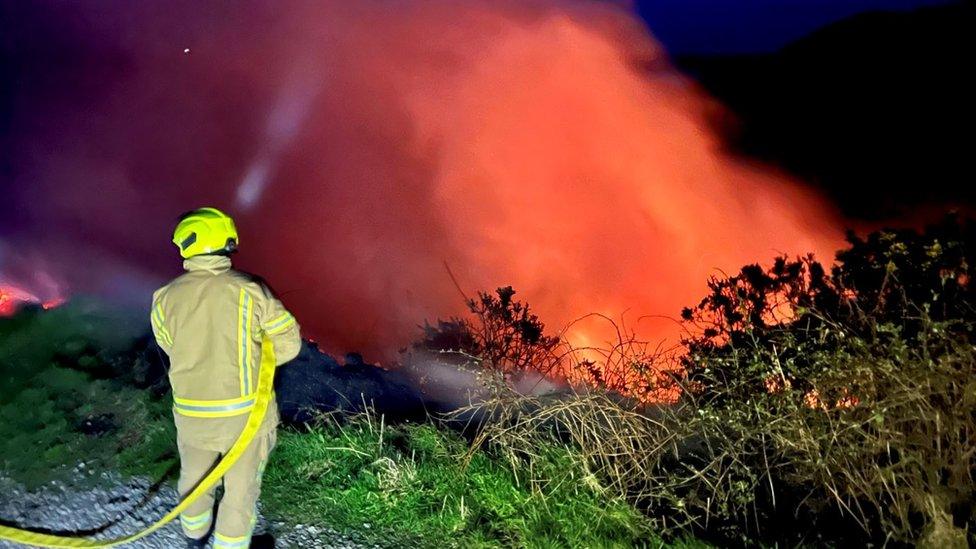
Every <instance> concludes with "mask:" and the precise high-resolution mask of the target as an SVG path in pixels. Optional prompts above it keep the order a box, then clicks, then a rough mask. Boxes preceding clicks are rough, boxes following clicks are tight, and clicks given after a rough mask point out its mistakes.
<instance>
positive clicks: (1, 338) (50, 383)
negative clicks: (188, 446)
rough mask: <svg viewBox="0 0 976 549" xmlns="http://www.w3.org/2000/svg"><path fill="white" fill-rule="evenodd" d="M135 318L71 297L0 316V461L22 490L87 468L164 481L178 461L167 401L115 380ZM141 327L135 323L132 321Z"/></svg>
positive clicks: (120, 377)
mask: <svg viewBox="0 0 976 549" xmlns="http://www.w3.org/2000/svg"><path fill="white" fill-rule="evenodd" d="M132 320H133V319H131V318H129V317H128V316H127V315H126V314H124V313H123V312H120V311H116V310H112V309H109V308H106V307H104V306H102V305H100V304H97V303H95V302H91V301H86V300H76V301H73V302H72V303H70V304H68V305H65V306H63V307H59V308H57V309H54V310H50V311H40V310H25V311H21V312H20V313H19V314H17V315H15V316H14V317H11V318H4V319H0V381H2V382H0V464H2V467H3V468H2V470H3V473H4V474H6V475H8V476H10V477H12V478H14V479H15V480H18V481H20V482H23V483H24V484H25V485H26V486H28V487H36V486H37V485H39V484H43V483H45V482H49V481H51V480H56V479H57V480H67V479H69V478H71V469H72V468H73V467H74V466H75V465H76V464H77V463H78V462H79V461H84V462H85V463H86V464H87V465H88V466H89V470H121V471H123V472H129V473H138V474H149V475H162V474H163V473H164V472H165V471H167V470H168V469H169V468H170V467H172V466H173V464H174V463H175V457H176V453H175V440H176V439H175V432H174V429H173V427H172V421H169V422H166V421H164V419H165V417H166V416H168V414H169V404H168V402H166V401H165V399H162V398H154V397H153V396H152V395H151V394H150V393H149V392H148V391H145V390H141V389H137V388H136V387H134V386H133V385H132V384H131V383H130V382H129V381H130V379H128V377H127V376H125V375H116V372H115V371H114V368H117V367H119V366H120V363H119V361H120V360H123V359H122V358H121V357H123V356H125V353H126V352H127V351H128V350H129V349H130V348H131V347H132V345H133V343H134V342H135V340H136V338H137V336H138V333H137V332H134V331H133V330H132V329H131V328H130V326H132V325H133V322H132ZM135 325H138V324H135Z"/></svg>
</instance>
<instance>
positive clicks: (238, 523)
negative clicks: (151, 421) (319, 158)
mask: <svg viewBox="0 0 976 549" xmlns="http://www.w3.org/2000/svg"><path fill="white" fill-rule="evenodd" d="M276 442H277V435H276V433H275V430H274V429H271V430H270V431H269V432H266V433H259V434H258V436H256V437H255V438H254V440H253V441H251V444H250V445H249V446H248V449H247V451H245V452H244V454H243V455H242V456H241V458H240V459H239V460H238V461H237V463H235V464H234V466H233V467H232V468H231V469H230V471H228V472H227V474H226V475H224V495H223V497H222V498H221V500H220V503H219V504H218V505H217V524H216V528H214V545H213V546H214V549H246V548H247V547H249V546H250V543H251V534H252V532H253V530H254V525H255V523H256V522H257V501H258V496H260V494H261V477H262V476H263V474H264V466H265V464H266V463H267V460H268V454H270V453H271V450H272V449H273V448H274V446H275V444H276ZM177 447H178V448H179V452H180V480H179V484H178V490H179V492H180V497H181V498H182V497H183V496H184V495H186V494H187V493H189V492H190V490H192V489H193V487H194V486H196V484H197V483H198V482H199V481H200V479H202V478H203V477H204V476H206V474H207V472H209V471H210V469H211V468H213V466H214V464H216V463H217V461H218V460H219V459H220V457H221V455H222V452H218V451H215V450H213V449H212V447H211V448H209V449H208V448H201V447H199V446H197V445H194V444H193V443H192V441H190V440H187V439H186V437H182V436H179V435H178V436H177ZM229 448H230V446H228V447H227V448H225V449H224V451H226V450H227V449H229ZM215 490H216V487H214V488H212V489H211V490H210V491H209V492H208V493H207V494H206V496H203V497H201V498H200V499H198V500H197V501H196V502H194V503H193V505H191V506H190V507H189V508H188V509H187V510H186V511H184V512H183V513H182V514H181V515H180V523H181V524H182V526H183V533H184V534H186V535H187V536H188V537H191V538H195V539H200V538H202V537H204V536H205V535H207V533H208V532H209V531H210V526H211V524H212V523H213V509H214V499H215V498H214V496H215V494H214V492H215Z"/></svg>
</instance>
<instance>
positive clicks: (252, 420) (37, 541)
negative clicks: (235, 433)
mask: <svg viewBox="0 0 976 549" xmlns="http://www.w3.org/2000/svg"><path fill="white" fill-rule="evenodd" d="M274 371H275V355H274V346H273V345H272V344H271V340H270V339H269V338H268V337H267V336H265V337H264V338H263V339H262V341H261V371H260V373H259V375H258V387H257V399H256V400H255V402H254V408H252V409H251V414H250V415H249V416H248V418H247V424H246V425H245V426H244V430H242V431H241V434H240V436H239V437H237V440H236V441H235V442H234V445H233V446H231V448H230V450H228V451H227V453H226V454H224V457H223V458H222V459H221V460H220V462H219V463H217V466H216V467H214V468H213V470H212V471H210V473H209V474H208V475H207V476H206V477H204V478H203V480H201V481H200V483H199V484H197V486H196V488H194V489H193V491H192V492H190V493H189V494H187V495H186V497H185V498H183V500H182V501H180V503H179V504H178V505H177V506H176V507H174V508H173V510H172V511H170V512H169V513H167V514H166V516H164V517H163V518H161V519H159V520H158V521H156V523H155V524H153V525H152V526H149V527H148V528H146V529H145V530H143V531H141V532H137V533H135V534H132V535H130V536H125V537H121V538H115V539H109V540H94V539H89V538H81V537H71V536H55V535H51V534H41V533H38V532H31V531H30V530H21V529H19V528H11V527H9V526H0V540H7V541H14V542H17V543H22V544H24V545H33V546H37V547H114V546H116V545H122V544H124V543H132V542H133V541H136V540H138V539H141V538H143V537H145V536H148V535H149V534H151V533H153V532H155V531H156V530H159V529H160V528H162V527H163V526H165V525H166V523H168V522H170V521H171V520H173V519H175V518H176V517H178V516H179V514H180V513H181V512H182V511H183V510H184V509H186V508H187V507H189V506H190V504H191V503H193V502H194V501H196V500H197V498H199V497H200V496H202V495H203V494H205V493H206V492H207V491H208V490H209V489H210V487H211V486H213V485H214V484H216V483H217V481H219V480H220V479H221V477H223V476H224V474H225V473H226V472H227V471H228V470H230V468H231V467H232V466H233V465H234V463H235V462H237V460H238V458H240V457H241V454H243V453H244V450H246V449H247V445H248V444H250V443H251V440H252V439H254V435H255V434H257V432H258V429H260V428H261V423H262V422H263V421H264V415H265V412H267V410H268V403H269V402H270V401H271V393H272V388H273V385H274Z"/></svg>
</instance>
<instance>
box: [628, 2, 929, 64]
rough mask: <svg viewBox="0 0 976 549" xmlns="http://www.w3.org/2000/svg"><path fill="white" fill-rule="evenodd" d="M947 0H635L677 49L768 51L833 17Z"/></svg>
mask: <svg viewBox="0 0 976 549" xmlns="http://www.w3.org/2000/svg"><path fill="white" fill-rule="evenodd" d="M947 3H948V2H946V1H945V0H636V4H637V8H638V11H639V13H640V14H641V17H643V18H644V20H645V21H647V23H648V25H649V26H650V27H651V30H653V31H654V35H655V36H657V38H658V39H659V40H661V41H662V42H664V43H665V45H667V47H668V49H669V50H670V51H671V53H673V54H675V55H682V54H690V53H696V54H701V53H711V54H739V53H755V52H768V51H771V50H774V49H776V48H779V47H782V46H784V45H785V44H787V43H788V42H791V41H793V40H796V39H798V38H800V37H802V36H804V35H806V34H809V33H810V32H813V31H814V30H816V29H818V28H820V27H823V26H824V25H827V24H829V23H833V22H835V21H837V20H840V19H843V18H845V17H850V16H852V15H855V14H858V13H862V12H866V11H873V10H911V9H914V8H918V7H921V6H933V5H940V4H947Z"/></svg>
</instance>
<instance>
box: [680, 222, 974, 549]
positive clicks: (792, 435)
mask: <svg viewBox="0 0 976 549" xmlns="http://www.w3.org/2000/svg"><path fill="white" fill-rule="evenodd" d="M974 237H976V233H974V231H973V226H972V224H971V223H963V222H960V221H958V220H957V219H955V218H948V219H946V220H944V221H943V222H942V223H941V224H939V225H934V226H931V227H928V228H927V229H926V230H925V231H923V232H916V231H912V230H901V231H880V232H877V233H873V234H871V235H870V236H869V237H868V238H867V239H863V240H862V239H859V238H856V237H854V236H850V237H849V240H850V242H851V247H850V248H849V249H847V250H844V251H842V252H840V253H839V254H838V256H837V258H838V263H837V265H836V266H835V267H834V268H833V269H832V270H831V272H830V273H829V274H828V273H827V272H826V271H825V269H823V267H821V266H820V264H819V263H817V262H816V261H814V260H813V259H812V258H804V259H801V260H796V261H789V260H787V259H786V258H779V259H777V260H776V262H775V263H774V265H773V267H771V268H770V269H768V270H763V269H760V268H758V267H757V266H748V267H746V268H744V269H743V270H742V271H741V273H739V274H738V275H736V276H732V277H728V278H725V279H714V280H712V281H711V282H710V288H711V290H712V292H711V294H710V295H709V296H707V297H706V298H705V299H704V300H703V301H702V302H701V303H700V304H699V306H698V307H696V308H695V309H688V310H686V311H685V312H684V317H685V318H686V320H689V321H691V322H694V323H695V324H696V325H697V326H698V327H699V332H698V333H699V335H698V336H697V337H694V338H690V339H689V340H688V341H687V345H688V351H689V352H688V353H687V354H686V355H685V356H684V357H683V358H682V364H683V366H684V369H685V372H686V377H685V387H686V389H687V392H686V398H685V402H686V404H687V405H688V406H689V407H691V408H692V409H693V410H695V412H696V414H695V417H696V418H700V419H696V420H694V421H695V422H696V423H700V424H701V426H700V428H701V430H702V431H703V432H705V431H707V432H708V434H707V436H706V437H705V438H707V440H708V441H709V443H710V445H709V446H708V447H707V450H702V451H697V452H694V453H693V454H692V455H693V457H694V459H693V460H692V462H695V461H697V462H700V463H703V464H707V469H706V471H707V472H706V473H705V476H706V478H707V477H708V476H709V475H712V476H714V477H715V478H737V479H738V483H739V484H738V486H741V487H743V488H744V489H745V493H744V494H741V495H742V496H745V497H740V498H739V500H740V505H738V506H732V507H731V508H730V509H729V513H728V515H729V516H730V517H732V516H735V517H738V519H739V520H740V521H742V524H743V527H745V525H747V524H749V523H752V524H753V525H754V528H753V531H755V530H762V528H763V524H764V523H766V524H768V522H766V521H765V520H764V519H769V518H771V517H774V516H779V515H780V513H781V510H777V509H776V506H777V505H779V506H783V505H786V506H789V505H793V506H794V508H793V509H790V511H792V512H793V513H794V514H795V513H797V512H799V513H805V512H808V511H810V510H815V509H823V508H824V507H825V506H826V505H828V504H833V505H835V506H837V507H838V508H839V509H840V510H841V511H842V512H843V514H844V515H845V516H846V517H849V518H850V519H852V520H854V521H856V522H857V523H858V524H859V525H860V526H861V527H862V528H863V530H864V532H865V534H866V535H869V536H878V535H880V537H882V538H890V539H894V540H898V541H903V542H917V543H923V544H928V545H945V544H947V543H948V544H950V545H953V544H954V545H955V546H960V547H964V546H966V540H965V533H964V531H965V528H966V527H967V526H968V527H969V528H970V529H972V528H973V526H974V524H976V522H974V519H976V517H974V515H973V513H972V508H973V504H974V502H976V500H974V478H973V470H974V465H976V462H974V454H976V397H974V395H976V377H974V373H976V372H974V348H973V337H972V336H973V330H974V329H976V310H974V308H973V305H974V303H976V302H974V301H973V299H972V298H973V297H974V294H973V289H972V286H971V284H970V283H969V280H970V266H971V265H973V264H974V263H973V262H974V260H976V258H974V252H973V247H974V246H976V238H974ZM728 434H733V435H734V436H731V437H730V436H728ZM716 448H719V449H720V450H718V451H715V449H716ZM698 472H700V471H698ZM697 488H699V489H700V488H701V487H697ZM750 492H751V493H752V495H750ZM697 493H699V494H709V495H710V496H712V498H713V499H714V496H715V492H711V493H710V492H709V491H708V490H704V491H700V490H699V491H698V492H697ZM777 496H780V497H779V501H778V502H777V501H776V498H777ZM718 499H723V498H721V497H720V498H718ZM795 499H798V501H794V500H795ZM696 501H697V500H696ZM696 506H697V507H701V509H699V511H702V512H708V511H709V509H708V504H707V503H705V502H701V501H697V504H696ZM812 516H813V515H811V517H812Z"/></svg>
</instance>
